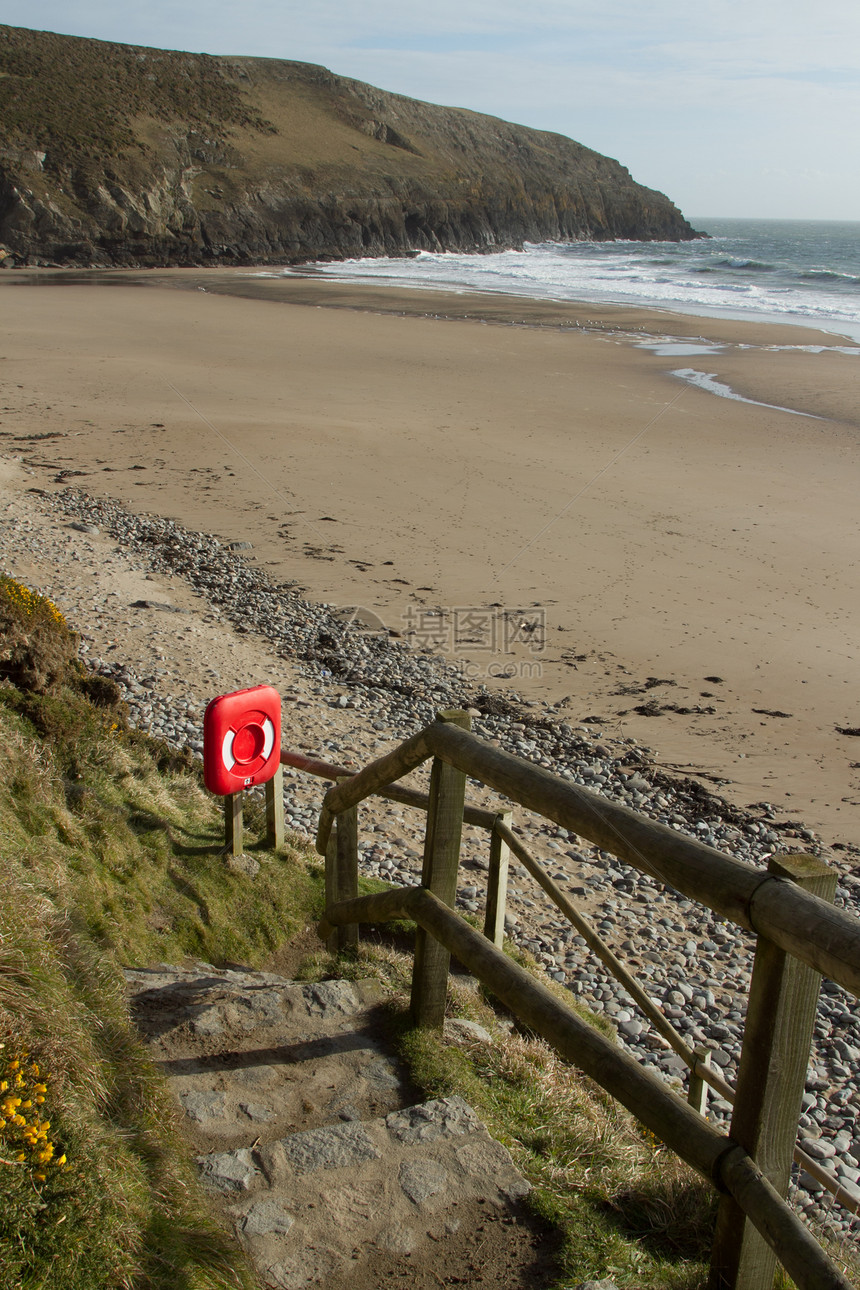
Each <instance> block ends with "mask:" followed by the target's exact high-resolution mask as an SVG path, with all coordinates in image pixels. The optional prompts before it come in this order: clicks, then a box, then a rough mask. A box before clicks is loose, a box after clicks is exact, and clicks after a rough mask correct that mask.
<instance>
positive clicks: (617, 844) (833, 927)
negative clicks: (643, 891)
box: [426, 723, 860, 995]
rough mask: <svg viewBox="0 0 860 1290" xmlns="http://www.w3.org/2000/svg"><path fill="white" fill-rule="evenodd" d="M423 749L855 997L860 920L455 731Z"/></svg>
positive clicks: (444, 729)
mask: <svg viewBox="0 0 860 1290" xmlns="http://www.w3.org/2000/svg"><path fill="white" fill-rule="evenodd" d="M426 736H427V743H428V746H429V748H430V751H431V752H432V753H433V754H435V756H437V757H442V758H444V759H445V760H447V761H449V762H450V763H451V765H452V766H456V767H457V768H458V769H459V770H462V771H463V772H464V773H465V774H466V775H471V776H473V777H474V778H475V779H480V780H482V781H483V782H484V783H485V784H487V785H489V786H490V787H491V788H495V789H496V790H497V791H498V792H500V793H504V794H505V795H506V796H507V797H509V798H510V799H511V800H512V801H514V802H519V803H520V804H521V805H522V806H525V807H528V809H529V810H533V811H536V812H537V813H538V814H540V815H543V816H545V817H546V818H547V819H550V820H553V821H555V823H556V824H560V825H561V826H562V828H566V829H568V830H569V831H570V832H572V833H578V834H579V835H580V836H582V837H586V838H589V839H590V840H591V841H592V842H595V843H596V844H597V845H598V846H600V847H602V848H603V849H604V850H606V851H611V852H613V853H614V854H615V855H617V856H620V857H621V859H622V860H625V861H627V863H628V864H631V865H633V866H634V868H637V869H639V870H641V871H642V872H643V873H647V874H650V875H651V876H652V877H654V878H657V879H658V881H660V882H665V883H667V884H669V885H670V886H672V887H675V888H676V889H677V890H678V891H680V892H682V893H683V894H684V895H686V896H689V897H691V898H692V899H693V900H698V901H700V903H701V904H703V905H707V906H708V908H709V909H712V910H714V911H715V912H716V913H718V914H721V915H722V916H723V917H724V918H729V919H731V920H732V921H733V922H736V923H738V924H740V926H741V927H745V928H746V929H747V931H751V932H757V933H761V934H762V935H765V936H767V938H768V940H771V941H773V942H774V944H776V945H778V946H780V948H782V949H784V950H787V951H788V952H789V953H792V954H794V955H795V956H796V957H797V958H799V959H801V960H802V961H803V962H804V963H808V964H809V966H810V967H813V968H815V969H816V970H817V971H819V972H824V973H825V974H826V975H827V976H829V977H830V978H831V979H832V980H834V981H838V982H839V984H840V985H843V986H845V988H846V989H847V990H850V991H851V992H852V993H853V994H856V995H860V920H858V919H857V918H856V917H854V916H853V915H852V914H849V913H847V912H846V911H845V910H843V909H837V908H835V907H834V906H833V905H830V904H828V903H827V901H825V900H822V899H820V898H819V897H817V896H815V895H813V894H812V893H811V892H806V891H803V890H801V889H799V888H798V887H797V885H796V884H795V883H793V882H791V881H789V880H788V879H785V878H781V877H779V876H778V875H777V874H769V873H765V872H763V871H762V870H760V869H755V868H753V866H752V865H748V864H744V863H743V862H742V861H740V860H735V859H733V858H732V857H731V856H727V855H724V854H723V853H722V852H721V851H717V850H715V849H714V848H713V847H708V846H705V845H704V843H702V842H696V841H694V840H693V839H692V838H687V837H684V836H682V835H681V834H680V833H676V832H675V831H674V830H673V829H670V828H667V827H666V826H665V825H663V824H657V823H656V822H655V821H653V820H649V819H648V818H647V817H645V816H641V815H637V814H636V812H635V811H632V810H630V809H629V808H628V807H626V806H619V805H618V803H616V802H612V801H610V800H609V799H608V798H606V797H602V796H600V795H599V794H598V793H592V792H589V790H588V789H585V788H580V787H579V786H578V785H576V784H571V783H569V782H568V781H566V780H563V779H561V778H560V777H559V776H557V775H552V774H550V772H549V771H546V770H544V769H543V768H542V767H540V766H534V765H532V764H531V763H530V762H525V761H522V760H521V759H520V758H518V757H514V756H513V755H512V754H511V753H506V752H504V751H502V749H500V748H495V747H493V746H492V745H491V744H489V743H487V742H486V741H485V740H483V739H479V738H478V737H477V736H476V735H473V734H471V733H469V732H467V731H464V730H457V729H456V728H454V727H453V726H446V725H444V724H442V723H437V724H436V725H434V726H429V727H428V728H427V731H426Z"/></svg>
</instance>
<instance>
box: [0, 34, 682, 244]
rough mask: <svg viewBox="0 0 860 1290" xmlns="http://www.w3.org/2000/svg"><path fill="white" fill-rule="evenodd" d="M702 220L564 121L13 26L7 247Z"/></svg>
mask: <svg viewBox="0 0 860 1290" xmlns="http://www.w3.org/2000/svg"><path fill="white" fill-rule="evenodd" d="M695 236H696V234H695V232H694V230H693V229H692V228H691V227H690V225H689V224H688V223H687V222H686V220H684V218H683V217H682V215H681V214H680V212H679V211H678V210H677V209H676V207H675V206H673V204H672V203H671V202H670V201H669V199H668V198H667V197H665V196H664V195H663V194H662V193H658V192H654V191H652V190H650V189H647V188H643V187H642V186H641V185H639V184H637V183H634V181H633V180H632V179H631V177H630V175H629V173H628V171H627V170H626V169H625V168H624V167H623V166H621V165H619V164H618V162H616V161H612V160H610V159H608V158H606V157H602V156H600V155H599V154H598V153H595V152H592V151H590V150H589V149H588V148H584V147H582V145H580V144H578V143H574V142H573V141H572V140H570V139H566V138H564V137H562V136H560V135H553V134H548V133H544V132H542V131H538V130H530V129H526V128H525V127H522V126H516V125H510V124H508V123H507V122H504V121H499V120H496V119H495V118H493V117H486V116H481V115H479V114H477V113H474V112H467V111H463V110H460V109H456V108H443V107H437V106H434V105H432V104H428V103H418V102H415V101H413V100H411V99H407V98H403V97H401V96H399V95H395V94H388V93H385V92H384V91H381V90H377V89H374V88H373V87H371V86H369V85H363V84H361V83H360V82H358V81H351V80H347V79H344V78H343V77H339V76H335V75H333V74H332V73H330V72H328V71H326V70H325V69H324V68H320V67H313V66H310V65H308V64H304V63H291V62H281V61H276V60H274V59H255V58H234V59H224V58H210V57H208V56H206V55H192V54H178V53H169V52H164V51H160V50H152V49H139V48H135V47H132V46H125V45H112V44H107V43H103V42H99V41H90V40H80V39H77V38H74V37H67V36H54V35H51V34H49V33H40V32H30V31H25V30H23V29H20V28H12V27H0V258H2V256H3V252H4V251H5V259H6V262H7V263H46V262H49V263H58V264H77V265H127V266H134V265H180V264H184V265H190V264H213V263H236V262H245V263H258V264H260V263H262V264H265V263H276V264H277V263H298V262H301V261H306V260H315V259H325V258H331V259H343V258H345V257H352V256H360V255H398V254H408V253H409V252H410V251H415V250H441V249H445V250H459V251H490V250H499V249H502V248H506V247H515V246H519V245H521V244H522V242H523V241H525V240H529V241H545V240H562V241H563V240H571V239H582V238H587V239H593V240H607V239H613V238H631V239H637V240H646V241H647V240H655V239H661V240H662V239H665V240H675V241H677V240H685V239H689V238H692V237H695Z"/></svg>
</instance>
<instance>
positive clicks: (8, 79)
mask: <svg viewBox="0 0 860 1290" xmlns="http://www.w3.org/2000/svg"><path fill="white" fill-rule="evenodd" d="M141 117H149V118H154V119H155V120H157V121H159V122H162V123H163V124H166V125H171V124H176V125H181V127H182V128H183V129H189V128H190V129H191V130H194V129H195V128H196V129H197V130H199V131H200V132H201V136H202V137H205V138H207V139H210V140H211V139H212V138H213V137H214V138H216V139H221V138H223V137H224V136H225V134H226V133H227V132H229V130H230V129H231V128H235V127H239V128H250V129H252V130H263V131H265V130H268V129H271V127H270V126H269V124H268V122H266V121H264V120H263V119H262V118H261V117H260V116H259V114H258V113H257V112H256V110H255V109H254V108H253V107H252V106H250V105H249V104H248V102H247V99H246V96H245V95H244V93H243V91H242V90H241V89H240V88H239V87H238V86H237V85H236V84H235V83H234V82H233V81H231V80H230V79H228V77H226V76H225V75H224V74H223V71H222V69H221V64H220V61H219V60H218V59H216V58H211V57H209V56H207V55H205V54H183V53H172V52H169V51H163V50H158V49H142V48H138V47H136V46H130V45H116V44H111V43H109V42H106V41H99V40H86V39H82V38H72V37H68V36H58V35H54V34H52V33H50V32H38V31H28V30H25V29H24V28H20V27H4V28H2V30H0V119H2V121H3V130H4V133H5V136H6V139H7V140H8V142H9V143H11V144H13V145H15V146H19V147H24V148H31V149H34V150H36V149H38V150H40V151H45V152H47V157H46V160H45V164H46V165H47V166H48V167H49V168H57V169H61V168H64V167H67V166H70V165H75V166H78V167H81V166H83V167H84V170H85V169H86V162H87V161H90V162H96V161H99V162H105V163H108V164H110V163H111V162H115V161H116V159H117V158H118V156H120V155H122V154H123V153H126V152H135V151H138V152H139V151H141V149H142V148H143V145H142V142H141V139H140V135H139V130H138V124H137V123H138V119H139V118H141ZM144 150H145V148H144Z"/></svg>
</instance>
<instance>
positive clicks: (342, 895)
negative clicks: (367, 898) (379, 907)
mask: <svg viewBox="0 0 860 1290" xmlns="http://www.w3.org/2000/svg"><path fill="white" fill-rule="evenodd" d="M357 895H358V807H357V806H348V807H347V808H346V810H345V811H341V812H340V814H339V815H338V817H337V898H338V900H355V898H356V896H357ZM338 933H339V939H338V949H339V950H344V949H346V948H347V946H355V945H357V944H358V923H345V924H344V925H343V927H339V928H338Z"/></svg>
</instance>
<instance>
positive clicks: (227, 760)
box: [221, 717, 275, 773]
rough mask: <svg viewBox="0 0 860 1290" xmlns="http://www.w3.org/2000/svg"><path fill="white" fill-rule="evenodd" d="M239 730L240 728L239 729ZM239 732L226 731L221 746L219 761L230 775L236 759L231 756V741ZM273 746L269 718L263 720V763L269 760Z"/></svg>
mask: <svg viewBox="0 0 860 1290" xmlns="http://www.w3.org/2000/svg"><path fill="white" fill-rule="evenodd" d="M240 728H241V727H240ZM238 733H239V732H238V731H237V730H228V731H227V733H226V734H225V736H224V740H223V742H222V744H221V760H222V762H223V763H224V766H225V768H226V769H227V770H228V771H230V772H231V773H232V771H233V767H234V766H236V765H237V761H236V758H235V757H234V756H233V740H234V739H235V738H236V735H237V734H238ZM274 746H275V724H274V722H273V721H272V719H271V717H266V718H264V720H263V751H262V754H261V755H262V758H263V761H264V762H267V761H268V760H269V757H270V756H271V752H272V749H273V748H274Z"/></svg>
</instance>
